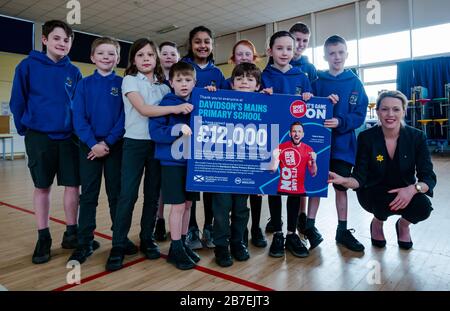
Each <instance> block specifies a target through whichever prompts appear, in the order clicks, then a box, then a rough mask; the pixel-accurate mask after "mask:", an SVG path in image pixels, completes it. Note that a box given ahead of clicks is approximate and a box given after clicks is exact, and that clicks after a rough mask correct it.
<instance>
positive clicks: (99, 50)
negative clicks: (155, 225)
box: [69, 37, 138, 264]
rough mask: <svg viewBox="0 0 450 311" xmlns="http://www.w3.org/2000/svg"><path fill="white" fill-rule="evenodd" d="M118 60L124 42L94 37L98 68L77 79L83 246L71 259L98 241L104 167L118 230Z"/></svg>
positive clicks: (120, 118) (81, 258) (82, 255)
mask: <svg viewBox="0 0 450 311" xmlns="http://www.w3.org/2000/svg"><path fill="white" fill-rule="evenodd" d="M119 60H120V45H119V42H117V41H116V40H114V39H112V38H109V37H102V38H97V39H95V40H94V42H93V43H92V45H91V61H92V62H93V63H94V64H95V66H96V70H95V72H94V74H93V75H91V76H89V77H86V78H84V79H83V80H81V81H80V83H79V84H78V86H77V90H76V95H75V100H74V103H73V107H72V109H73V123H74V128H75V133H76V134H77V136H78V137H79V139H80V148H79V158H80V178H81V196H80V215H79V221H78V247H77V248H76V250H75V251H74V252H73V254H72V255H71V256H70V258H69V260H77V261H78V262H79V263H80V264H81V263H83V262H84V261H86V259H87V257H89V256H90V255H91V254H92V253H93V251H94V250H95V249H96V248H97V247H98V244H97V243H96V241H94V230H95V227H96V224H95V215H96V209H97V205H98V197H99V194H100V187H101V183H102V173H103V174H104V176H105V185H106V187H105V188H106V193H107V195H108V202H109V212H110V215H111V220H112V223H113V225H112V230H114V218H115V214H116V213H115V212H116V207H117V201H118V196H119V194H120V176H121V174H120V167H121V162H122V144H123V139H122V137H123V134H124V133H125V129H124V122H125V115H124V108H123V101H122V94H121V86H122V78H121V77H119V76H117V75H116V74H115V72H114V67H115V66H116V65H117V64H118V63H119ZM127 246H128V247H127V249H129V252H131V253H134V254H135V253H137V251H138V249H137V247H136V246H135V245H134V244H133V245H132V243H131V241H129V242H128V245H127Z"/></svg>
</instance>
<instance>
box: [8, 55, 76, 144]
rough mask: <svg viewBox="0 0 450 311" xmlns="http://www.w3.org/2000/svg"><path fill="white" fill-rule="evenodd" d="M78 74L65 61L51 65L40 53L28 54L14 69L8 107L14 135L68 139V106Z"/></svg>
mask: <svg viewBox="0 0 450 311" xmlns="http://www.w3.org/2000/svg"><path fill="white" fill-rule="evenodd" d="M81 78H82V77H81V73H80V70H79V69H78V68H77V67H75V66H74V65H73V64H72V63H71V62H70V59H69V57H67V56H65V57H64V58H62V59H61V60H60V61H58V62H57V63H55V62H54V61H53V60H51V59H50V58H48V56H47V55H46V54H45V53H43V52H38V51H31V52H30V55H29V56H28V57H27V58H25V59H24V60H22V61H21V62H20V63H19V65H17V67H16V73H15V75H14V80H13V86H12V91H11V100H10V103H9V105H10V107H11V112H12V113H13V115H14V123H15V125H16V129H17V132H18V133H19V134H20V135H22V136H23V135H25V133H26V131H27V129H31V130H35V131H38V132H42V133H46V134H48V136H49V137H50V138H51V139H55V140H57V139H66V138H69V137H70V136H71V135H72V132H73V127H72V113H71V105H72V100H73V97H74V95H75V89H76V86H77V84H78V81H80V80H81Z"/></svg>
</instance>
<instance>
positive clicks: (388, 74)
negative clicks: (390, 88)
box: [363, 66, 397, 83]
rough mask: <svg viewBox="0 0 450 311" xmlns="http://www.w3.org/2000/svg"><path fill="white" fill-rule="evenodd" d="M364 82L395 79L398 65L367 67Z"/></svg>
mask: <svg viewBox="0 0 450 311" xmlns="http://www.w3.org/2000/svg"><path fill="white" fill-rule="evenodd" d="M363 77H364V83H370V82H379V81H390V80H392V81H395V80H396V79H397V66H385V67H374V68H366V69H364V70H363Z"/></svg>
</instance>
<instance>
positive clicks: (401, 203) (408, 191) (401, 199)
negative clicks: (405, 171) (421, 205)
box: [388, 185, 417, 211]
mask: <svg viewBox="0 0 450 311" xmlns="http://www.w3.org/2000/svg"><path fill="white" fill-rule="evenodd" d="M388 193H397V196H396V197H395V199H394V200H393V201H392V202H391V204H389V207H390V208H391V211H398V210H400V209H404V208H405V207H407V206H408V204H409V202H411V199H412V197H413V196H414V195H415V194H416V193H417V191H416V188H415V187H414V185H410V186H408V187H403V188H397V189H392V190H389V191H388Z"/></svg>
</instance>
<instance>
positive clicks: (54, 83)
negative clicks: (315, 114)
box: [10, 20, 368, 271]
mask: <svg viewBox="0 0 450 311" xmlns="http://www.w3.org/2000/svg"><path fill="white" fill-rule="evenodd" d="M42 34H43V39H42V42H43V44H44V46H45V52H37V51H32V52H31V53H30V55H29V57H27V58H26V59H24V60H23V61H22V62H21V63H20V64H19V65H18V66H17V69H16V74H15V77H14V82H13V89H12V96H11V101H10V106H11V111H12V112H13V115H14V121H15V124H16V128H17V131H18V133H19V134H21V135H24V136H25V146H26V152H27V154H28V158H29V161H28V166H29V169H30V173H31V176H32V179H33V182H34V185H35V191H34V194H33V205H34V209H35V215H36V220H37V226H38V240H37V243H36V247H35V250H34V253H33V257H32V261H33V263H36V264H39V263H44V262H47V261H49V260H50V249H51V244H52V239H51V235H50V231H49V225H48V221H49V208H50V203H49V199H50V189H51V185H52V183H53V179H54V177H55V175H56V176H57V182H58V185H63V186H65V191H64V210H65V213H66V223H67V228H66V231H65V232H64V235H63V240H62V247H63V248H69V249H74V251H73V253H72V255H71V256H70V258H69V260H77V261H78V262H80V263H83V262H84V261H85V260H86V259H87V258H88V257H89V256H90V255H91V254H92V253H93V251H94V250H96V249H97V248H98V247H99V246H100V244H99V243H98V242H97V241H96V240H94V230H95V228H96V222H95V219H96V208H97V205H98V198H99V193H100V188H101V180H102V175H104V178H105V186H106V193H107V197H108V202H109V207H110V216H111V221H112V227H111V230H112V232H113V239H112V249H111V252H110V254H109V257H108V260H107V263H106V269H107V270H110V271H115V270H118V269H120V268H122V267H123V261H124V257H125V255H131V254H136V253H137V252H138V251H139V250H140V251H141V252H142V253H143V254H144V255H145V256H146V257H147V258H148V259H157V258H159V257H160V250H159V246H158V244H157V243H156V241H155V240H158V241H161V240H165V239H166V231H165V220H164V204H169V205H171V207H170V213H169V220H168V222H169V228H170V238H171V244H170V250H169V255H168V258H167V260H168V262H170V263H173V264H174V265H175V266H176V267H177V268H179V269H182V270H186V269H192V268H194V267H195V265H196V263H197V262H198V261H199V260H200V257H199V255H198V254H197V253H196V252H195V251H194V250H196V249H199V248H202V247H209V248H214V253H215V259H216V263H217V264H218V265H220V266H222V267H227V266H230V265H232V264H233V258H234V259H235V260H238V261H245V260H247V259H248V258H249V257H250V254H249V251H248V231H247V224H248V220H249V218H250V213H249V212H250V210H251V219H252V222H251V223H252V224H251V230H250V233H251V243H252V244H253V245H254V246H256V247H266V246H267V240H266V238H265V236H264V234H263V233H262V229H261V227H260V218H261V206H262V197H261V196H257V195H250V207H251V209H250V210H249V209H248V207H247V200H248V197H249V196H248V195H245V194H225V193H204V194H203V206H204V227H203V238H202V239H201V240H200V237H199V231H200V230H199V228H198V224H197V221H196V208H195V202H196V201H199V199H200V194H199V193H193V192H187V191H186V190H185V186H186V159H185V158H184V157H175V156H174V154H173V152H172V149H173V146H174V144H180V143H181V142H182V141H187V140H189V139H190V138H189V136H190V135H191V134H192V130H191V129H190V127H189V118H190V113H191V112H192V110H193V105H192V103H191V92H192V90H193V88H194V87H202V88H207V89H208V90H209V91H211V92H213V91H215V90H217V89H233V90H236V91H242V92H260V91H261V92H264V93H267V94H269V95H270V94H272V93H281V94H291V95H299V96H302V98H303V99H304V100H308V99H309V98H311V96H324V97H328V98H329V99H330V100H331V101H332V102H333V118H332V119H330V120H326V121H325V127H327V128H330V129H332V146H331V163H330V167H331V168H330V169H332V170H333V171H335V172H338V173H339V174H340V175H342V176H349V174H350V172H351V169H352V166H353V165H354V159H355V152H356V140H355V129H357V128H358V127H360V126H361V124H362V123H363V121H364V117H365V112H366V109H367V103H368V102H367V96H366V95H365V92H364V88H363V86H362V83H361V82H360V80H359V79H358V77H357V76H356V75H355V74H353V73H352V72H351V71H350V70H346V69H344V64H345V60H346V58H347V47H346V42H345V40H344V39H343V38H341V37H339V36H332V37H330V38H328V39H327V41H326V42H325V48H324V49H325V59H326V60H327V61H328V63H329V70H328V71H326V72H319V73H317V72H316V70H315V68H314V66H313V65H312V64H311V63H309V62H308V59H307V58H306V56H304V55H302V54H303V52H304V50H305V49H306V48H307V46H308V41H309V36H310V33H309V29H308V27H307V26H306V25H304V24H302V23H297V24H295V25H294V26H293V27H292V28H291V29H290V31H289V32H287V31H279V32H276V33H275V34H274V35H272V37H271V38H270V43H269V48H268V51H267V52H268V55H269V56H270V58H269V62H268V64H267V66H266V68H265V69H264V71H263V72H261V71H260V70H259V69H258V67H257V66H256V65H255V63H256V61H257V60H258V55H257V53H256V49H255V47H254V45H253V44H252V43H251V42H250V41H248V40H241V41H239V42H237V43H236V44H235V46H234V48H233V51H232V56H231V58H230V61H231V62H232V63H233V64H235V67H234V69H233V72H232V75H231V77H230V78H229V79H227V80H226V79H225V77H224V76H223V74H222V72H221V71H220V69H219V68H217V67H216V66H215V65H214V58H213V53H212V52H213V35H212V32H211V30H209V29H208V28H206V27H204V26H199V27H196V28H194V29H192V30H191V32H190V33H189V40H188V54H187V55H186V56H185V57H184V58H182V59H181V61H180V55H179V53H178V50H177V46H176V44H174V43H172V42H164V43H162V44H161V45H160V46H159V48H158V46H157V45H156V44H155V43H154V42H153V41H151V40H149V39H146V38H142V39H138V40H136V41H135V42H134V43H133V44H132V46H131V48H130V54H129V59H128V66H127V68H126V71H125V77H124V78H123V79H122V78H121V77H119V76H117V75H116V74H115V72H114V68H115V66H116V65H117V64H118V62H119V55H120V45H119V43H118V42H117V41H116V40H114V39H111V38H108V37H103V38H98V39H96V40H95V41H94V42H93V44H92V47H91V60H92V62H93V63H94V64H95V66H96V70H95V72H94V73H93V74H92V75H91V76H88V77H86V78H84V79H82V77H81V74H80V71H79V70H78V69H77V68H76V67H75V66H74V65H72V64H71V62H70V60H69V58H68V57H67V54H68V53H69V51H70V48H71V45H72V42H73V39H74V36H73V32H72V29H71V28H70V27H69V26H68V25H67V24H65V23H64V22H62V21H55V20H54V21H49V22H46V23H45V24H44V25H43V32H42ZM269 95H268V96H269ZM301 130H303V129H302V128H301ZM143 176H144V179H143V191H144V203H143V209H142V216H141V222H140V224H141V231H140V234H139V238H140V244H139V248H138V247H137V246H136V245H135V244H134V243H133V242H132V241H131V240H130V239H128V233H129V230H130V227H131V220H132V215H133V210H134V206H135V203H136V201H137V198H138V191H139V187H140V183H141V180H142V177H143ZM79 185H81V195H80V196H79ZM335 190H336V208H337V212H338V220H339V224H338V228H337V231H336V241H337V242H338V243H341V244H342V245H344V246H346V247H347V248H349V249H351V250H353V251H363V250H364V246H363V245H362V244H360V243H359V242H358V241H357V240H356V239H355V238H354V237H353V235H352V233H351V229H350V230H349V229H347V195H346V189H345V188H343V187H341V186H335ZM268 200H269V210H270V215H271V218H270V221H269V223H268V225H267V227H266V231H267V232H274V235H273V239H272V244H271V246H270V250H269V255H270V256H273V257H282V256H284V252H285V249H288V250H289V251H290V252H291V253H292V254H293V255H295V256H297V257H306V256H308V254H309V251H308V249H307V247H306V245H305V243H304V242H303V241H302V240H301V239H300V237H299V235H298V234H297V233H296V229H298V230H299V232H300V233H302V234H304V235H305V237H306V238H307V239H308V240H309V243H310V249H313V248H315V247H316V246H317V245H319V243H320V242H322V240H323V238H322V236H321V235H320V233H319V231H318V230H317V228H316V227H315V217H316V214H317V209H318V206H319V198H309V201H308V210H307V215H306V198H305V197H301V196H294V195H289V196H288V202H287V234H286V237H284V234H283V231H282V219H281V214H282V210H281V208H282V200H281V196H268ZM78 205H79V210H78Z"/></svg>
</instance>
